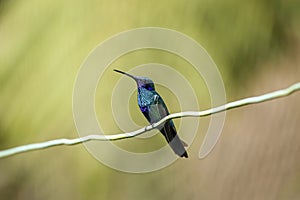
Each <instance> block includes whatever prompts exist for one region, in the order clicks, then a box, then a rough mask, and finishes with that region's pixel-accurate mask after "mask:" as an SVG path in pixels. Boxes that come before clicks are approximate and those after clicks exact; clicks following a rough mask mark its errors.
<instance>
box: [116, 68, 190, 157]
mask: <svg viewBox="0 0 300 200" xmlns="http://www.w3.org/2000/svg"><path fill="white" fill-rule="evenodd" d="M114 71H115V72H118V73H121V74H124V75H127V76H129V77H131V78H133V79H134V80H135V82H136V83H137V88H138V95H137V99H138V105H139V107H140V110H141V111H142V113H143V114H144V116H145V117H146V118H147V120H148V122H150V123H151V124H153V123H155V122H158V121H159V120H161V119H162V118H164V117H165V116H167V115H169V111H168V108H167V106H166V104H165V103H164V101H163V99H162V98H161V96H160V95H159V94H158V93H157V92H156V91H155V87H154V83H153V81H152V80H151V79H149V78H147V77H141V76H133V75H131V74H128V73H125V72H122V71H120V70H116V69H114ZM158 129H159V130H160V132H161V133H162V134H163V135H164V136H165V138H166V140H167V142H168V143H169V145H170V146H171V148H172V149H173V151H174V152H175V153H176V154H177V155H178V156H180V157H186V158H187V157H188V154H187V152H186V150H185V148H184V146H187V145H186V143H185V142H183V141H182V140H180V138H179V136H178V135H177V131H176V128H175V125H174V123H173V121H172V120H168V121H166V122H165V123H164V124H163V125H161V126H160V127H158Z"/></svg>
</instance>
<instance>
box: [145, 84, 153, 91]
mask: <svg viewBox="0 0 300 200" xmlns="http://www.w3.org/2000/svg"><path fill="white" fill-rule="evenodd" d="M145 88H146V89H147V90H153V88H152V87H151V86H150V85H146V86H145Z"/></svg>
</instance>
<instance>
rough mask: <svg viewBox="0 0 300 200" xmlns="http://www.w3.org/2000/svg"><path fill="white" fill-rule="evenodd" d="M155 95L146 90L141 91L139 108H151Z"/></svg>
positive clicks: (139, 93)
mask: <svg viewBox="0 0 300 200" xmlns="http://www.w3.org/2000/svg"><path fill="white" fill-rule="evenodd" d="M154 95H155V94H154V93H153V92H152V91H149V90H146V89H143V88H141V89H139V91H138V104H139V107H145V106H149V105H151V104H153V103H154V101H155V99H154Z"/></svg>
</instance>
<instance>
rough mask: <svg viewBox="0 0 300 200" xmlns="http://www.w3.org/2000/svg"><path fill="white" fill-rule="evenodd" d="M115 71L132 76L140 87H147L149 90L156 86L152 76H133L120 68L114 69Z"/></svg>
mask: <svg viewBox="0 0 300 200" xmlns="http://www.w3.org/2000/svg"><path fill="white" fill-rule="evenodd" d="M114 71H115V72H118V73H121V74H124V75H126V76H129V77H130V78H132V79H134V80H135V82H136V83H137V86H138V88H145V89H147V90H155V86H154V83H153V81H152V80H151V79H150V78H147V77H143V76H133V75H131V74H128V73H126V72H122V71H120V70H117V69H114Z"/></svg>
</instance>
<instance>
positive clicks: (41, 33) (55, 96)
mask: <svg viewBox="0 0 300 200" xmlns="http://www.w3.org/2000/svg"><path fill="white" fill-rule="evenodd" d="M299 7H300V4H299V1H296V0H273V1H269V0H251V1H245V2H241V1H237V0H229V1H226V2H225V1H220V0H202V1H196V0H191V1H178V0H176V1H172V2H170V1H137V0H129V1H115V0H112V1H81V0H73V1H68V0H66V1H59V0H52V1H49V0H48V1H42V2H41V1H38V0H27V1H16V0H15V1H12V0H11V1H4V0H0V147H1V149H5V148H8V147H12V146H15V145H19V144H26V143H32V142H37V141H43V140H48V139H54V138H62V137H70V138H71V137H72V138H73V137H76V136H77V134H76V128H75V126H74V122H73V116H72V91H73V84H74V81H75V79H76V74H77V72H78V70H79V68H80V65H81V64H82V62H83V60H84V59H85V58H86V57H87V55H88V53H89V52H90V51H91V50H92V49H93V48H94V47H95V46H96V45H97V44H99V43H100V42H102V41H104V40H105V39H107V38H108V37H110V36H112V35H114V34H117V33H119V32H121V31H125V30H128V29H132V28H137V27H145V26H157V27H165V28H170V29H174V30H177V31H180V32H183V33H185V34H187V35H188V36H190V37H192V38H194V39H195V40H196V41H198V42H199V43H200V44H202V45H203V46H204V47H205V48H206V50H207V51H208V52H209V54H210V55H211V56H212V58H213V59H214V60H215V62H216V64H217V66H218V67H219V68H220V71H221V74H222V76H223V78H224V80H225V85H226V89H227V91H228V94H229V96H231V97H230V98H233V97H234V96H235V95H237V93H236V91H239V90H243V93H244V94H247V95H250V94H248V91H249V90H245V89H249V88H251V86H252V84H254V83H255V82H256V81H257V79H256V78H255V77H256V76H257V75H258V74H262V73H267V70H268V69H269V70H271V71H276V70H277V69H278V68H279V66H278V65H277V64H278V58H279V57H281V56H282V55H289V54H292V53H291V52H293V51H295V49H296V48H295V46H297V45H296V44H297V41H298V40H299V22H300V16H299ZM297 53H298V52H297ZM297 53H294V54H293V55H297ZM289 58H290V57H289ZM127 59H128V60H127V61H126V60H123V61H122V58H120V60H119V61H116V63H120V64H124V66H129V67H130V66H134V65H135V64H139V63H143V62H145V61H152V62H153V60H154V61H156V62H159V61H161V62H164V63H168V64H170V65H171V66H174V67H175V68H176V69H177V70H179V71H180V70H181V71H182V72H184V73H185V76H187V77H189V78H190V79H191V82H192V83H194V84H192V85H193V87H194V88H195V89H197V90H201V92H199V93H198V94H197V97H198V98H199V99H204V101H205V102H206V101H209V98H208V96H206V97H203V93H202V90H205V86H202V85H201V84H196V83H197V82H196V81H197V80H196V78H193V77H192V75H193V71H187V70H185V69H184V67H182V66H185V65H186V63H183V61H179V60H176V59H177V58H174V56H172V55H165V54H164V53H159V52H152V53H150V56H148V57H147V56H145V55H143V54H137V55H132V57H130V55H129V57H128V58H127ZM265 63H273V64H272V65H268V64H266V65H265ZM127 64H128V65H127ZM290 65H291V66H294V67H293V68H292V70H290V72H289V73H290V74H293V70H295V69H296V68H297V65H294V64H293V63H291V64H290ZM125 68H126V67H124V68H123V69H125ZM128 69H129V68H128ZM283 73H287V72H285V71H284V72H283ZM275 75H276V74H275ZM275 75H274V76H275ZM280 75H282V74H279V76H280ZM118 78H119V76H116V75H115V74H113V72H107V73H106V75H105V76H104V77H103V79H104V80H106V83H107V87H105V88H104V89H101V94H100V92H99V91H97V95H98V96H97V97H96V98H97V99H101V98H105V97H107V96H109V95H110V86H112V85H113V84H114V83H116V81H117V79H118ZM272 78H273V77H269V79H268V81H270V83H269V84H270V85H271V86H272V82H271V81H272V80H273V79H272ZM286 79H288V78H286ZM260 80H262V79H260ZM102 81H103V80H102ZM298 81H299V79H298ZM257 84H259V83H257ZM257 88H259V87H257ZM267 88H268V87H267ZM273 89H276V88H273ZM252 91H253V92H256V91H257V90H254V89H253V90H252ZM260 92H262V91H260ZM165 94H166V96H167V97H168V96H169V97H170V99H171V97H172V94H170V92H168V91H166V92H165ZM97 102H98V103H99V102H102V101H97ZM132 102H133V101H132ZM108 103H109V102H108ZM99 104H100V103H99ZM172 105H174V107H173V108H172V107H171V110H172V109H174V110H175V111H177V110H178V109H179V107H178V103H177V102H176V101H174V102H172ZM205 105H209V103H207V104H205ZM291 105H295V104H291ZM97 106H99V105H98V104H97V105H96V107H97ZM102 106H103V107H105V106H106V105H105V104H104V105H102ZM109 106H110V105H109ZM109 106H107V111H105V112H104V116H107V121H108V126H107V130H108V131H109V133H115V132H117V131H119V130H118V129H117V127H116V126H115V125H114V123H113V120H112V119H111V116H110V115H111V114H109V108H110V107H109ZM132 109H134V107H132ZM254 109H255V108H254ZM267 112H268V110H267V111H266V113H267ZM283 112H284V111H283ZM242 114H243V113H242ZM132 115H133V116H135V119H137V123H138V124H141V125H142V124H145V121H138V116H141V115H140V114H137V113H132ZM244 115H247V114H245V113H244ZM258 115H260V114H258ZM275 116H278V115H277V114H274V116H272V117H275ZM290 117H291V116H290ZM99 118H101V117H100V116H99ZM239 118H240V117H236V118H234V119H231V120H232V121H233V122H232V123H233V124H235V126H238V124H239V123H238V122H239V121H238V120H240V119H239ZM244 118H245V117H244ZM252 119H253V120H254V119H255V117H254V118H252ZM287 119H288V118H287ZM291 119H299V118H295V117H291ZM228 121H229V122H230V120H228ZM246 121H247V120H246ZM279 121H280V120H279ZM269 122H270V123H269V124H268V125H269V126H270V127H271V125H272V118H270V119H269ZM285 122H286V123H288V122H289V120H286V121H285ZM291 122H294V121H293V120H292V121H291ZM208 123H209V119H204V120H203V121H202V123H201V124H202V126H201V127H200V128H199V134H200V135H202V136H203V133H204V132H205V130H206V129H207V126H208ZM278 123H279V122H278ZM295 124H296V123H295ZM240 127H242V126H240ZM246 127H247V126H246ZM235 128H236V127H235ZM228 129H230V128H228ZM289 130H290V133H291V134H290V135H291V136H293V135H292V133H293V131H294V130H299V129H296V128H295V129H293V127H290V129H289ZM230 131H232V130H230ZM262 133H263V132H262ZM243 134H245V133H243ZM249 134H250V133H249ZM227 136H228V135H227ZM228 137H230V136H228ZM239 139H240V140H242V138H239ZM201 140H202V138H199V137H198V138H196V141H195V142H194V144H193V145H192V146H191V148H190V149H189V152H190V155H191V158H189V159H188V160H178V161H177V162H176V163H174V164H173V165H172V166H169V167H168V168H165V169H163V170H160V171H158V172H154V173H149V174H143V175H132V174H124V173H120V172H117V171H114V170H112V169H110V168H108V167H106V166H104V165H102V164H100V163H99V162H97V161H96V160H94V159H93V158H92V157H91V156H89V154H88V153H87V152H86V151H85V149H84V148H83V146H80V145H79V146H76V147H56V148H52V149H47V150H42V151H38V152H32V153H27V154H23V155H18V156H15V157H11V158H7V159H3V160H0V172H1V173H0V196H1V199H2V198H3V199H163V198H165V199H199V197H203V198H204V199H254V198H251V194H249V196H242V194H240V193H238V192H236V193H234V191H239V190H238V189H236V190H234V188H235V187H238V186H239V187H244V188H247V183H248V182H247V181H249V184H252V183H254V182H255V181H256V180H255V179H254V180H252V179H249V180H248V179H245V180H244V179H242V181H244V182H242V183H243V184H240V183H239V182H238V181H236V179H230V180H232V182H230V183H231V188H228V187H229V185H230V184H227V183H228V182H226V180H228V179H226V178H227V177H226V175H227V174H226V172H228V173H229V172H230V171H231V170H232V169H231V168H230V167H232V166H231V165H227V163H228V162H227V161H226V160H221V161H220V163H219V162H218V161H216V159H220V157H219V156H217V157H213V155H212V157H210V158H209V159H206V160H204V161H199V160H198V159H197V153H198V150H199V147H200V144H201ZM238 143H239V142H238ZM241 144H243V143H242V142H241ZM220 145H221V144H220ZM282 145H284V144H282ZM222 147H223V148H226V147H227V148H228V149H229V150H228V152H229V151H230V150H232V151H236V150H235V149H234V145H227V146H226V144H225V145H223V146H222ZM240 148H242V147H240ZM278 148H280V146H278ZM220 151H221V150H220ZM295 152H296V153H298V152H299V151H296V150H295ZM295 152H294V153H295ZM296 153H295V154H292V155H297V154H296ZM218 155H222V154H218ZM263 155H264V154H263ZM268 155H269V154H266V155H265V156H268ZM285 155H287V154H285ZM298 155H299V154H298ZM225 156H230V155H225ZM239 156H241V157H243V158H245V157H247V155H246V154H240V155H239V154H236V157H234V158H233V157H232V158H229V159H235V160H233V161H235V162H237V161H239V159H241V158H240V157H239ZM253 159H254V158H253ZM254 160H255V159H254ZM298 160H299V159H298ZM210 161H211V165H209V163H210ZM252 161H253V160H250V161H249V160H248V162H247V161H246V162H245V163H248V164H249V166H252V165H251V163H252ZM204 162H206V165H205V166H204V167H201V164H204ZM272 162H275V163H274V165H276V160H275V161H273V160H272V161H270V162H269V163H271V164H273V163H272ZM224 163H225V164H224ZM232 163H234V162H232ZM241 163H242V162H241ZM253 163H255V162H253ZM289 163H291V162H287V165H288V164H289ZM222 165H223V166H225V168H223V169H221V168H222V167H221V166H222ZM291 165H292V166H291ZM226 166H227V167H228V168H226ZM237 166H240V165H237ZM266 166H269V165H267V164H266ZM280 166H281V165H280ZM288 166H289V167H291V170H290V171H292V172H294V173H295V174H293V173H292V172H290V173H291V174H290V176H289V177H293V176H297V177H298V178H293V179H292V180H288V179H280V178H278V179H276V180H282V181H283V183H287V185H288V187H289V188H285V187H284V186H283V185H280V186H282V188H277V189H278V191H281V190H279V189H282V193H281V194H280V195H281V196H280V195H279V196H278V198H277V199H286V198H285V197H291V198H290V199H293V198H294V199H297V197H298V198H299V190H297V189H294V188H298V189H299V183H300V181H299V172H297V170H298V171H299V163H292V164H290V165H288ZM255 167H256V168H250V169H249V170H251V169H252V170H253V171H251V172H252V173H253V174H255V173H256V172H257V171H255V170H259V167H257V166H255ZM241 168H242V167H241ZM285 169H287V168H285V167H284V165H282V168H278V171H276V170H275V172H278V173H279V175H281V176H282V177H283V176H285V174H280V172H282V173H284V172H286V171H285ZM226 170H227V171H226ZM223 172H224V174H222V173H223ZM236 172H238V169H236ZM239 172H241V173H248V172H247V171H239ZM278 173H277V174H278ZM296 173H297V174H296ZM205 174H208V175H205ZM215 174H218V175H220V176H218V177H216V176H215ZM231 175H232V174H231ZM235 175H241V174H235ZM279 175H278V177H279ZM232 176H233V177H235V176H234V175H232ZM281 176H280V177H281ZM239 177H241V176H239ZM270 177H272V176H271V175H270ZM276 177H277V176H275V178H276ZM211 178H213V179H211ZM218 178H220V179H221V178H222V180H223V182H222V181H221V182H220V181H219V179H218ZM237 180H240V179H237ZM268 180H269V179H268ZM205 181H208V182H207V184H206V183H205ZM269 181H270V182H272V179H270V180H269ZM220 183H224V185H227V186H226V187H227V189H228V191H229V192H232V193H228V195H227V196H224V198H221V196H218V195H217V194H220V195H221V194H224V193H226V191H225V190H224V189H222V187H223V185H220ZM214 184H216V185H214ZM265 184H266V185H268V183H265ZM272 188H273V187H272ZM274 188H276V187H274ZM214 189H215V190H216V191H218V192H219V193H218V192H216V191H214ZM253 191H254V192H253V193H254V194H255V195H256V196H255V197H256V199H259V197H262V196H263V195H260V194H264V191H261V190H255V188H254V189H253ZM266 191H267V190H266ZM222 192H223V193H222ZM270 192H271V193H272V191H270ZM214 194H215V196H214ZM226 194H227V193H226ZM230 194H235V195H236V196H233V195H232V196H230ZM212 196H213V197H216V198H210V197H212ZM217 197H219V198H217ZM230 197H232V198H230ZM263 197H264V198H261V199H271V198H267V197H268V196H263ZM272 199H274V198H272Z"/></svg>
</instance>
